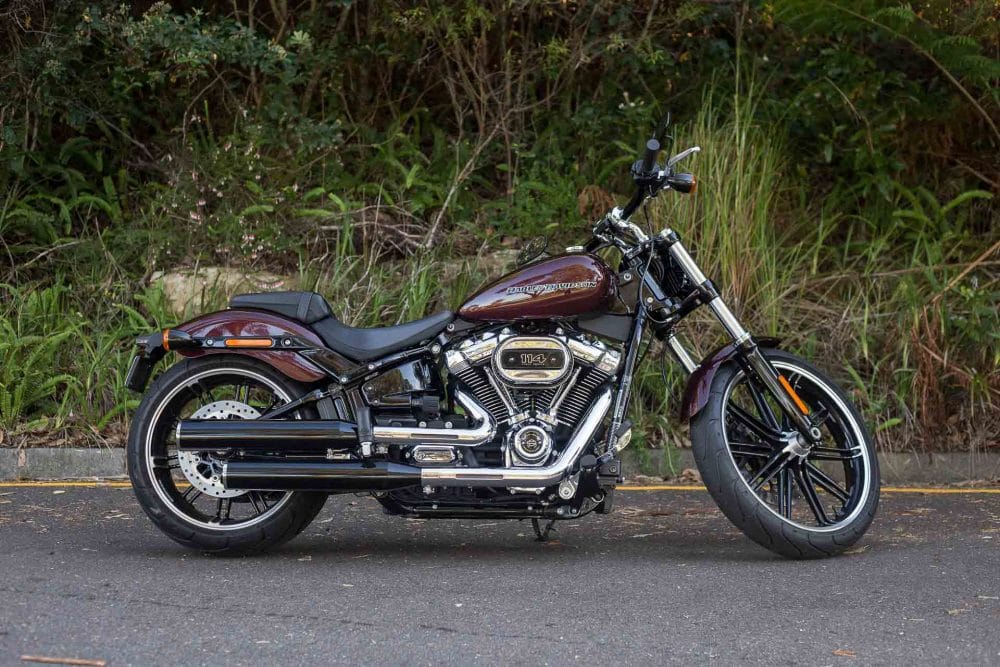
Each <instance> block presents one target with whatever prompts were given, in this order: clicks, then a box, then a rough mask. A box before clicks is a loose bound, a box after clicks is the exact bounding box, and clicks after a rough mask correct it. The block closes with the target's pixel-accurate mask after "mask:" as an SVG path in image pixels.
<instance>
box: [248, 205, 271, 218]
mask: <svg viewBox="0 0 1000 667" xmlns="http://www.w3.org/2000/svg"><path fill="white" fill-rule="evenodd" d="M256 213H274V207H273V206H271V205H270V204H254V205H253V206H247V207H246V208H245V209H243V210H242V211H240V217H243V216H247V215H254V214H256Z"/></svg>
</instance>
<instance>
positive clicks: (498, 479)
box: [420, 389, 611, 488]
mask: <svg viewBox="0 0 1000 667" xmlns="http://www.w3.org/2000/svg"><path fill="white" fill-rule="evenodd" d="M610 407H611V389H606V390H605V391H604V393H603V394H601V395H600V396H598V397H597V400H595V401H594V404H593V405H592V406H591V408H590V411H589V412H587V415H586V417H584V419H583V421H582V422H581V423H580V426H579V427H578V428H577V429H576V432H575V433H574V434H573V437H572V438H570V440H569V444H567V445H566V449H565V450H563V453H562V454H560V455H559V458H557V459H556V461H555V463H553V464H551V465H548V466H545V467H543V468H421V470H420V483H421V484H422V485H424V486H428V485H429V486H446V487H466V486H501V487H508V486H518V487H527V488H544V487H546V486H553V485H555V484H558V483H559V482H561V481H562V479H563V478H564V477H565V476H566V473H567V472H568V471H569V469H570V467H571V466H572V465H573V464H574V463H576V460H577V459H578V458H580V455H581V454H582V453H583V450H584V448H585V447H586V446H587V445H588V444H589V443H590V441H591V439H592V438H593V437H594V433H595V432H596V431H597V428H598V427H599V426H600V425H601V422H602V421H603V420H604V415H606V414H607V412H608V408H610Z"/></svg>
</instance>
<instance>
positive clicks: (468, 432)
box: [372, 391, 497, 447]
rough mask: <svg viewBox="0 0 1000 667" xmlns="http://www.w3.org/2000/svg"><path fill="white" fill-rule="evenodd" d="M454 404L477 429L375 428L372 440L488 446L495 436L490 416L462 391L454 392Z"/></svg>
mask: <svg viewBox="0 0 1000 667" xmlns="http://www.w3.org/2000/svg"><path fill="white" fill-rule="evenodd" d="M455 400H456V401H457V402H458V404H459V405H461V406H462V407H463V408H465V414H466V415H467V416H468V417H469V419H470V420H472V421H473V422H477V423H478V424H479V426H476V427H475V428H408V427H406V426H374V427H372V440H374V441H375V443H376V444H385V445H452V446H454V447H475V446H477V445H481V444H483V443H484V442H489V441H490V440H492V439H493V436H495V435H496V434H497V424H496V421H494V419H493V416H492V415H491V414H490V413H489V412H488V411H487V410H486V409H485V408H484V407H483V406H481V405H480V404H479V403H478V402H477V401H476V400H475V399H474V398H472V397H471V396H469V395H468V394H466V393H465V392H464V391H456V392H455Z"/></svg>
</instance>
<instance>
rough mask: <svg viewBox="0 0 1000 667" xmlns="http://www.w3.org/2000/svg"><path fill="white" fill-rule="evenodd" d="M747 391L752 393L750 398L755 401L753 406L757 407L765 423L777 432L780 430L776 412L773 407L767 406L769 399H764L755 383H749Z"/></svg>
mask: <svg viewBox="0 0 1000 667" xmlns="http://www.w3.org/2000/svg"><path fill="white" fill-rule="evenodd" d="M747 391H749V392H750V397H751V398H752V399H753V404H754V405H755V406H757V413H758V414H759V415H760V417H761V419H763V420H764V423H765V424H767V426H769V427H770V428H772V429H774V430H775V431H777V430H779V427H778V418H777V417H775V416H774V410H772V409H771V406H770V405H768V404H767V398H765V397H764V395H763V394H761V393H760V392H759V391H757V387H756V386H755V385H754V384H753V382H747Z"/></svg>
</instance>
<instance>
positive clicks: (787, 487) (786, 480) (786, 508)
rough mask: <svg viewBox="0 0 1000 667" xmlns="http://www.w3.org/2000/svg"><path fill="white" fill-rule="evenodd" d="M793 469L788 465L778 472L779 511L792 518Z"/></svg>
mask: <svg viewBox="0 0 1000 667" xmlns="http://www.w3.org/2000/svg"><path fill="white" fill-rule="evenodd" d="M792 486H793V485H792V471H791V470H789V469H788V468H787V467H786V468H785V469H784V470H782V471H781V472H780V473H779V474H778V513H779V514H781V516H783V517H785V518H786V519H791V518H792Z"/></svg>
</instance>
